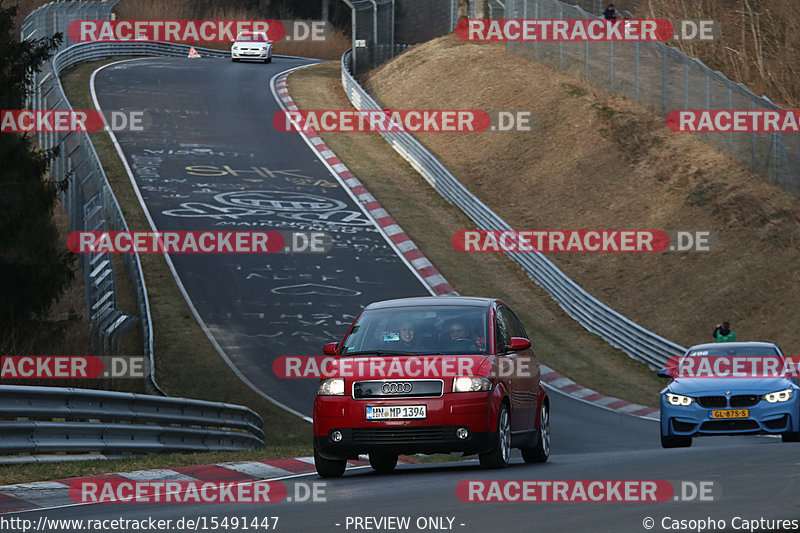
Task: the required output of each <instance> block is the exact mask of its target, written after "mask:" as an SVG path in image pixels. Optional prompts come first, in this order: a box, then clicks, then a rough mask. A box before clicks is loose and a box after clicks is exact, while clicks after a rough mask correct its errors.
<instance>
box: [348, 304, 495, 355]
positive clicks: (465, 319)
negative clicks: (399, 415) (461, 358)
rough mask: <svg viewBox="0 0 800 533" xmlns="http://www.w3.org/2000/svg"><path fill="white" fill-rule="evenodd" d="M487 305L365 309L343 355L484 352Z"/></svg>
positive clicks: (474, 353) (486, 334) (462, 353)
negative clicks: (483, 306)
mask: <svg viewBox="0 0 800 533" xmlns="http://www.w3.org/2000/svg"><path fill="white" fill-rule="evenodd" d="M487 313H488V311H487V309H485V308H482V307H453V306H438V307H437V306H424V307H422V306H421V307H395V308H389V309H374V310H368V311H364V313H362V314H361V316H360V317H359V319H358V322H356V324H355V326H353V330H352V331H351V332H350V335H348V336H347V338H346V339H345V340H344V342H343V346H342V351H341V352H340V353H341V354H342V355H358V354H376V355H392V354H408V355H426V354H439V355H479V354H485V353H486V339H487V338H488V333H487V325H488V317H487Z"/></svg>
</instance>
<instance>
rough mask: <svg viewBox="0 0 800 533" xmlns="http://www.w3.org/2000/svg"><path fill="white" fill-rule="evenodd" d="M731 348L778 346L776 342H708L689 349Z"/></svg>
mask: <svg viewBox="0 0 800 533" xmlns="http://www.w3.org/2000/svg"><path fill="white" fill-rule="evenodd" d="M720 347H726V348H727V347H730V348H777V347H778V345H777V344H775V343H774V342H755V341H750V342H706V343H703V344H696V345H694V346H692V347H691V348H689V351H691V350H703V349H711V348H720Z"/></svg>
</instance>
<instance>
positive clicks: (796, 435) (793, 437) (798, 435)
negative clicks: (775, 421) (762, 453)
mask: <svg viewBox="0 0 800 533" xmlns="http://www.w3.org/2000/svg"><path fill="white" fill-rule="evenodd" d="M781 440H782V441H783V442H800V432H797V431H789V432H787V433H781Z"/></svg>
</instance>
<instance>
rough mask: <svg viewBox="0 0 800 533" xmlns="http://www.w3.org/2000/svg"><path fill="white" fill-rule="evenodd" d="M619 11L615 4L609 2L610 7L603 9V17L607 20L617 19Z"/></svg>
mask: <svg viewBox="0 0 800 533" xmlns="http://www.w3.org/2000/svg"><path fill="white" fill-rule="evenodd" d="M617 17H618V13H617V8H616V7H614V4H608V7H607V8H606V10H605V11H603V18H605V19H606V20H617Z"/></svg>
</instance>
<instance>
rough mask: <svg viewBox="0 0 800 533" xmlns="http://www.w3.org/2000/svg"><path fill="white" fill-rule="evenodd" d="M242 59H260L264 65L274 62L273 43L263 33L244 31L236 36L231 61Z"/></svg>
mask: <svg viewBox="0 0 800 533" xmlns="http://www.w3.org/2000/svg"><path fill="white" fill-rule="evenodd" d="M240 59H260V60H262V61H264V63H269V62H270V61H272V41H270V40H269V38H268V37H267V34H266V33H264V32H263V31H243V32H241V33H239V35H237V36H236V40H235V41H234V42H233V46H231V61H239V60H240Z"/></svg>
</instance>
